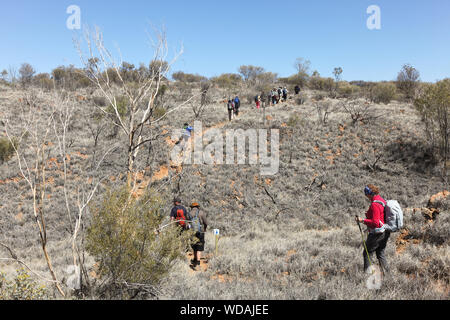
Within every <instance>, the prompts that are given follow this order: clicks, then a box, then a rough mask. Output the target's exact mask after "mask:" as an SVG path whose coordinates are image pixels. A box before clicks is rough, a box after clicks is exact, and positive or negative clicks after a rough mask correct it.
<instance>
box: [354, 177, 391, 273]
mask: <svg viewBox="0 0 450 320" xmlns="http://www.w3.org/2000/svg"><path fill="white" fill-rule="evenodd" d="M379 193H380V190H379V189H378V188H377V187H376V186H374V185H372V184H369V185H368V186H367V187H365V189H364V194H365V195H366V197H367V199H369V200H370V207H369V210H368V211H367V212H366V219H362V218H359V217H358V218H357V221H358V222H359V223H364V224H365V225H366V226H367V228H368V229H369V235H368V236H367V241H366V247H367V251H368V252H369V255H370V257H372V255H373V253H374V252H375V253H376V255H377V258H378V261H379V262H380V268H381V271H382V272H383V274H384V273H387V272H388V271H389V268H388V264H387V261H386V256H385V254H384V250H385V249H386V244H387V242H388V240H389V236H390V235H391V233H390V231H388V230H385V229H384V206H383V205H382V204H381V203H380V202H382V203H383V204H384V205H386V200H384V199H383V198H382V197H381V196H380V195H379ZM363 256H364V271H365V272H367V270H368V269H369V258H368V257H367V253H366V251H365V250H364V252H363ZM370 261H373V260H372V259H370Z"/></svg>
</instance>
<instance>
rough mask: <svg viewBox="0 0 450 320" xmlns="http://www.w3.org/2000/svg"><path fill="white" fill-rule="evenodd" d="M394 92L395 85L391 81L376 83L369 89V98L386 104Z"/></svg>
mask: <svg viewBox="0 0 450 320" xmlns="http://www.w3.org/2000/svg"><path fill="white" fill-rule="evenodd" d="M395 94H396V88H395V85H394V84H392V83H377V84H376V85H375V86H374V87H373V89H372V90H371V100H372V101H373V102H375V103H384V104H388V103H389V102H391V100H392V99H394V97H395Z"/></svg>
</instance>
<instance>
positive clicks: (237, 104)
mask: <svg viewBox="0 0 450 320" xmlns="http://www.w3.org/2000/svg"><path fill="white" fill-rule="evenodd" d="M232 102H233V106H234V107H233V110H234V115H235V116H236V117H237V116H239V108H240V107H241V101H240V100H239V98H238V97H237V96H236V98H234V100H233V101H232Z"/></svg>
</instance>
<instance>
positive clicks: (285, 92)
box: [283, 87, 288, 102]
mask: <svg viewBox="0 0 450 320" xmlns="http://www.w3.org/2000/svg"><path fill="white" fill-rule="evenodd" d="M287 97H288V90H287V88H286V87H284V88H283V102H286V101H287Z"/></svg>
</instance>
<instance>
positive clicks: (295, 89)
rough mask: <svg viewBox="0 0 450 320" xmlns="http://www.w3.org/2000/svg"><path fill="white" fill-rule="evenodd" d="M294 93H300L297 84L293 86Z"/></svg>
mask: <svg viewBox="0 0 450 320" xmlns="http://www.w3.org/2000/svg"><path fill="white" fill-rule="evenodd" d="M294 91H295V94H299V93H300V87H299V86H298V85H296V86H295V88H294Z"/></svg>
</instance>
